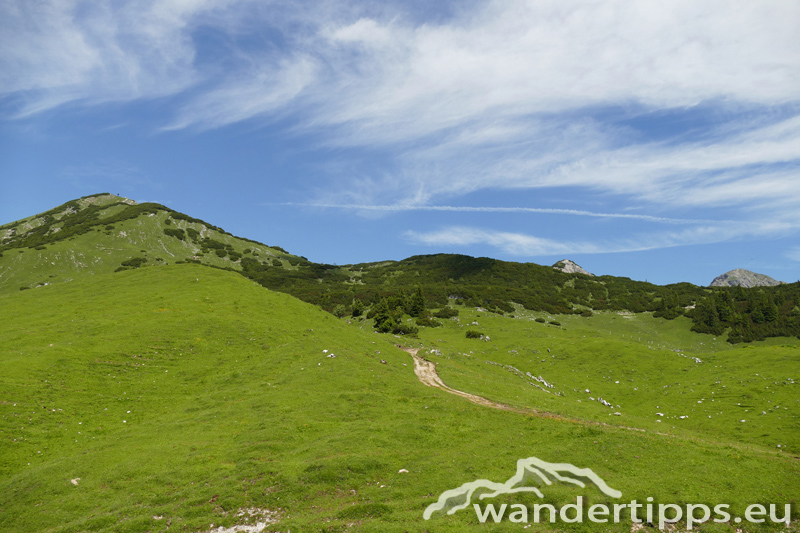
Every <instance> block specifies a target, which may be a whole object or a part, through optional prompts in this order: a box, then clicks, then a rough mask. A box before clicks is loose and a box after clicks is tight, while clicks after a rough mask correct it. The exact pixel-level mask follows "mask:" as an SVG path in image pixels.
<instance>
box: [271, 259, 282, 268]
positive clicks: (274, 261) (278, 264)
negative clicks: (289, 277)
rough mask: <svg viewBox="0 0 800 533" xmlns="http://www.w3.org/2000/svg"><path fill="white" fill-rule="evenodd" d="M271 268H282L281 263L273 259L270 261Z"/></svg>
mask: <svg viewBox="0 0 800 533" xmlns="http://www.w3.org/2000/svg"><path fill="white" fill-rule="evenodd" d="M272 266H274V267H282V266H283V262H282V261H281V260H280V259H273V260H272Z"/></svg>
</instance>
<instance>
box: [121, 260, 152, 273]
mask: <svg viewBox="0 0 800 533" xmlns="http://www.w3.org/2000/svg"><path fill="white" fill-rule="evenodd" d="M145 263H147V258H146V257H131V258H130V259H128V260H127V261H123V262H122V266H124V267H131V268H139V267H140V266H142V265H143V264H145ZM117 271H119V269H117Z"/></svg>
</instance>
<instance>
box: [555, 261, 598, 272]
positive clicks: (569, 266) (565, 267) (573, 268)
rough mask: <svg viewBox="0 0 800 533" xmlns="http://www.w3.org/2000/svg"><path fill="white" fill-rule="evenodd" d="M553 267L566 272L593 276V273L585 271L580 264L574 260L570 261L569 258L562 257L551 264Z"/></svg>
mask: <svg viewBox="0 0 800 533" xmlns="http://www.w3.org/2000/svg"><path fill="white" fill-rule="evenodd" d="M553 268H555V269H556V270H560V271H561V272H566V273H567V274H585V275H587V276H594V274H592V273H591V272H587V271H586V270H584V269H583V268H582V267H581V266H580V265H578V264H577V263H575V262H574V261H571V260H570V259H562V260H561V261H559V262H558V263H556V264H555V265H553Z"/></svg>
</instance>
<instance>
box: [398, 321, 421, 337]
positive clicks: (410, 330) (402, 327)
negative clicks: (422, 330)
mask: <svg viewBox="0 0 800 533" xmlns="http://www.w3.org/2000/svg"><path fill="white" fill-rule="evenodd" d="M392 333H394V334H395V335H416V334H417V333H419V328H417V327H415V326H410V325H408V324H403V323H400V324H397V325H396V326H395V327H394V329H393V330H392Z"/></svg>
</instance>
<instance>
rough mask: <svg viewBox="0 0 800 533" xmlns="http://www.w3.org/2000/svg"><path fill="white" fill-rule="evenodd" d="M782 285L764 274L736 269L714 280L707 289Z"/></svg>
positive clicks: (781, 282)
mask: <svg viewBox="0 0 800 533" xmlns="http://www.w3.org/2000/svg"><path fill="white" fill-rule="evenodd" d="M783 283H785V282H783V281H778V280H775V279H773V278H771V277H769V276H766V275H764V274H757V273H755V272H751V271H749V270H745V269H743V268H737V269H734V270H731V271H728V272H725V273H724V274H722V275H720V276H717V277H716V278H714V281H712V282H711V284H710V285H709V287H737V286H738V287H746V288H750V287H773V286H775V285H781V284H783Z"/></svg>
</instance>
